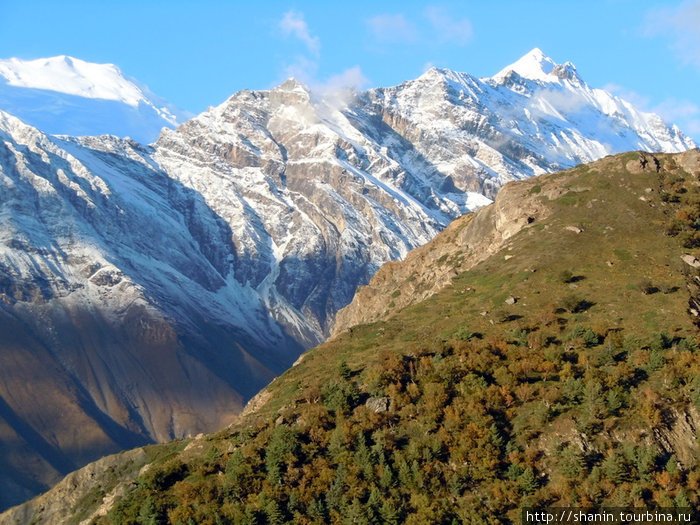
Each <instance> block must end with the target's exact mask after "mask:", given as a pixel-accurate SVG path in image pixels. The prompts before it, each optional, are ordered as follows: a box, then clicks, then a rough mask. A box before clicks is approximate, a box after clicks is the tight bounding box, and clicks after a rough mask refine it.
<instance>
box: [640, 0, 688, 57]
mask: <svg viewBox="0 0 700 525" xmlns="http://www.w3.org/2000/svg"><path fill="white" fill-rule="evenodd" d="M644 29H645V32H646V34H647V35H648V36H656V35H664V36H667V37H668V38H670V39H671V47H672V49H673V50H674V51H675V52H676V53H677V54H678V56H679V58H680V59H681V60H682V61H683V62H685V63H686V64H695V65H696V66H699V67H700V0H686V1H685V2H682V3H681V4H680V5H678V6H677V7H673V8H660V9H653V10H651V11H650V12H649V13H647V19H646V23H645V26H644Z"/></svg>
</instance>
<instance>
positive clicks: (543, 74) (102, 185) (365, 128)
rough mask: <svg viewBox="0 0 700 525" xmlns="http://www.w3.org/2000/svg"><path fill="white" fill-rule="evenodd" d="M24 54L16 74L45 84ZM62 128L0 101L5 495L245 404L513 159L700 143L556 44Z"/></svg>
mask: <svg viewBox="0 0 700 525" xmlns="http://www.w3.org/2000/svg"><path fill="white" fill-rule="evenodd" d="M71 63H72V64H73V65H72V66H69V65H67V66H66V68H65V69H63V70H62V71H65V72H66V75H68V77H70V76H71V73H70V71H73V70H75V71H82V72H83V73H81V75H82V76H81V78H91V79H93V80H94V79H96V78H102V79H107V78H111V79H112V80H104V82H97V83H94V84H89V83H87V84H86V83H83V82H82V81H80V82H79V81H77V80H76V81H75V82H73V83H72V84H71V85H72V86H73V87H71V88H70V90H72V91H71V93H62V94H61V96H64V95H65V96H80V99H81V100H84V99H85V97H82V96H81V95H79V94H84V93H86V92H93V93H99V94H100V95H101V96H104V97H112V99H111V100H108V99H107V98H103V99H95V100H107V101H108V102H113V103H116V104H121V105H122V106H129V104H130V103H132V102H134V101H138V105H139V107H142V106H143V105H144V104H145V103H144V102H143V100H142V99H140V98H139V97H140V96H141V95H139V94H138V93H139V92H137V91H135V90H132V89H131V88H129V87H128V85H127V84H121V83H120V82H121V81H120V80H119V79H120V78H121V77H120V76H119V75H117V74H116V73H115V76H112V77H109V74H108V70H107V69H105V70H100V71H103V72H104V75H103V76H100V75H98V74H96V73H88V72H86V71H87V70H85V69H84V68H83V66H82V65H81V66H80V68H76V65H75V64H76V62H75V60H71ZM37 67H38V66H37ZM81 68H82V69H81ZM15 69H16V70H17V69H18V68H15ZM55 69H56V68H53V66H52V71H54V70H55ZM88 69H89V68H88ZM23 71H24V70H23ZM27 71H28V72H25V73H23V75H19V74H18V75H16V77H13V78H12V79H11V80H10V82H13V83H15V84H18V85H19V86H12V89H31V90H36V89H39V87H32V88H27V87H21V86H24V85H33V86H40V87H41V88H42V89H43V87H45V86H46V84H42V82H43V81H41V80H40V77H41V74H40V73H35V72H34V70H33V69H31V68H29V69H27ZM109 71H112V70H109ZM53 74H54V73H52V75H53ZM110 74H111V73H110ZM3 75H5V78H9V76H10V75H9V74H7V73H3ZM54 78H55V77H54ZM111 82H114V85H110V83H111ZM68 84H69V83H68V82H66V85H68ZM98 84H99V85H98ZM91 86H92V87H91ZM5 87H6V86H5ZM3 89H4V87H3ZM64 89H66V90H69V88H68V87H66V88H64ZM90 90H92V91H90ZM141 93H142V92H141ZM0 107H2V106H1V105H0ZM129 107H132V106H129ZM77 120H80V119H79V118H77ZM50 131H51V130H48V132H50ZM45 132H47V130H46V129H42V130H41V131H39V130H37V129H36V128H34V127H31V126H29V125H27V124H24V123H23V122H21V121H20V120H18V119H17V118H14V117H12V116H10V115H8V114H6V113H0V216H1V217H2V221H1V222H0V224H1V226H0V325H1V326H0V328H1V329H0V364H1V366H0V398H1V399H0V401H2V402H0V430H2V433H0V439H3V440H4V442H3V447H4V449H5V450H7V451H8V452H6V453H5V456H2V457H1V458H0V463H1V464H2V465H3V469H1V470H0V472H1V473H2V474H0V487H2V490H0V494H5V495H10V496H7V497H8V498H9V499H7V500H0V505H3V504H4V505H7V504H8V503H9V502H10V501H11V500H12V498H14V500H13V501H17V498H21V497H24V496H26V495H28V494H30V493H32V492H36V491H37V490H38V488H40V487H41V486H45V485H46V484H48V483H51V482H52V480H55V477H56V476H57V475H58V474H60V473H64V472H66V471H67V470H70V469H71V468H73V467H75V466H78V465H80V464H83V463H85V462H86V461H88V460H91V459H94V457H96V456H99V455H101V454H104V453H105V452H107V451H115V450H118V449H120V448H125V447H127V446H131V445H133V444H135V443H141V442H147V441H155V440H164V439H168V438H170V437H176V436H182V435H186V434H188V433H192V432H199V431H203V430H213V429H215V428H216V427H218V426H220V425H222V424H224V423H225V422H226V421H227V420H228V419H230V418H231V417H233V414H235V413H237V412H238V411H240V409H241V407H242V404H243V403H244V402H245V401H246V400H248V399H249V398H250V397H251V396H252V395H253V394H254V393H255V392H256V391H257V390H259V389H260V388H262V387H263V386H264V385H265V384H266V383H267V382H268V381H269V380H270V379H271V378H272V377H274V376H275V375H277V374H279V373H280V372H281V371H282V370H284V369H285V367H288V366H290V365H291V363H292V362H293V361H294V359H295V358H296V357H297V356H298V355H299V354H300V353H301V352H302V350H303V349H304V348H308V347H309V346H312V345H314V344H316V343H318V342H319V341H321V340H323V339H324V338H325V337H326V336H327V335H328V334H329V333H330V330H331V328H332V325H333V322H334V318H335V314H336V312H337V311H338V310H339V309H340V308H342V307H343V306H345V305H347V304H348V303H349V302H350V300H351V299H352V297H353V294H354V291H355V289H356V288H357V286H358V285H362V284H366V283H367V282H368V280H369V278H370V277H371V276H372V275H373V274H374V273H375V271H376V270H377V269H378V268H379V267H380V266H381V265H382V264H384V263H386V262H389V261H392V260H397V259H401V258H403V257H404V256H405V255H406V254H407V252H408V251H409V250H411V249H413V248H415V247H417V246H419V245H421V244H423V243H425V242H427V241H428V240H430V239H431V238H432V237H433V236H434V235H435V234H436V233H437V232H439V231H441V230H442V229H443V228H445V227H446V226H447V225H448V224H449V223H450V221H451V220H452V219H454V218H455V217H457V216H458V215H461V214H463V213H465V212H467V211H469V210H471V209H474V208H476V207H478V206H481V205H483V204H486V203H488V202H489V198H491V197H493V195H494V194H495V193H496V192H497V190H498V188H499V187H500V186H501V185H502V184H504V183H505V182H507V181H509V180H515V179H520V178H524V177H530V176H533V175H537V174H540V173H546V172H551V171H554V170H557V169H560V168H566V167H570V166H573V165H575V164H578V163H581V162H586V161H590V160H594V159H597V158H599V157H601V156H604V155H607V154H609V153H615V152H620V151H625V150H631V149H644V150H653V151H656V150H663V151H670V152H672V151H682V150H685V149H687V148H690V147H693V146H694V144H693V142H692V140H690V139H689V138H686V137H685V136H684V135H683V134H682V133H681V132H680V131H679V130H678V129H677V128H675V127H667V126H666V125H665V124H664V123H663V122H662V121H661V119H660V118H659V117H657V116H655V115H651V114H646V113H642V112H639V111H637V110H636V109H634V108H633V107H632V106H631V105H630V104H628V103H626V102H624V101H623V100H621V99H619V98H617V97H614V96H612V95H610V94H608V93H606V92H604V91H601V90H597V89H592V88H590V87H588V86H587V85H586V84H585V82H584V81H583V80H582V79H581V78H580V76H579V75H578V73H577V72H576V70H575V68H574V67H573V66H572V65H571V64H564V65H557V64H555V63H554V62H553V61H551V59H548V58H547V57H545V56H544V55H543V54H542V53H541V52H540V51H539V50H534V51H533V52H531V53H529V54H528V55H526V56H525V57H524V58H523V59H521V60H519V61H518V62H516V63H515V64H514V65H513V66H510V67H509V68H506V69H505V70H503V71H501V72H500V73H498V74H497V75H495V76H494V77H491V78H484V79H477V78H474V77H472V76H470V75H468V74H466V73H457V72H454V71H450V70H440V69H431V70H429V71H427V72H426V73H425V74H424V75H422V76H421V77H420V78H418V79H416V80H413V81H409V82H405V83H403V84H401V85H399V86H395V87H391V88H376V89H372V90H369V91H366V92H363V93H356V94H354V95H353V96H351V97H346V98H343V97H339V96H326V97H325V98H324V97H323V96H320V95H317V94H315V93H313V92H312V91H310V90H309V89H308V88H307V87H305V86H304V85H302V84H300V83H299V82H297V81H295V80H288V81H287V82H285V83H283V84H282V85H280V86H279V87H277V88H275V89H272V90H269V91H242V92H239V93H236V94H235V95H233V96H232V97H231V98H229V99H228V100H227V101H225V102H224V103H223V104H221V105H219V106H218V107H215V108H211V109H209V110H208V111H206V112H204V113H203V114H201V115H199V116H198V117H196V118H194V119H191V120H189V121H187V122H185V123H184V124H182V125H181V126H179V127H178V128H177V129H165V130H163V132H162V133H161V135H160V138H159V139H158V140H157V141H156V142H155V143H154V144H152V145H151V146H144V145H142V144H139V143H137V142H135V141H133V140H127V139H119V138H116V137H113V136H99V137H82V138H71V137H65V136H64V137H56V136H50V135H47V134H45ZM390 301H391V298H387V303H388V302H390ZM3 400H4V401H3ZM3 403H4V404H3ZM56 414H62V416H61V419H60V420H57V419H56ZM76 429H80V431H76ZM1 436H9V437H8V438H7V439H5V438H2V437H1ZM5 444H7V446H5ZM10 444H11V446H10ZM30 464H31V468H28V465H30ZM3 476H4V477H3Z"/></svg>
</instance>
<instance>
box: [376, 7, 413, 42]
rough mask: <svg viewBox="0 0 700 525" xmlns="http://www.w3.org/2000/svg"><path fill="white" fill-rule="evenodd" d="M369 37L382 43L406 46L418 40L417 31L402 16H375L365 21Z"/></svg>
mask: <svg viewBox="0 0 700 525" xmlns="http://www.w3.org/2000/svg"><path fill="white" fill-rule="evenodd" d="M367 28H368V29H369V32H370V35H372V37H373V38H374V39H375V40H377V41H378V42H382V43H392V44H402V43H403V44H407V43H413V42H416V41H417V40H418V36H419V34H418V29H417V28H416V26H415V25H414V24H413V23H412V22H411V21H409V20H408V19H407V18H406V17H405V16H404V15H403V14H395V15H389V14H385V15H377V16H373V17H372V18H370V19H369V20H367Z"/></svg>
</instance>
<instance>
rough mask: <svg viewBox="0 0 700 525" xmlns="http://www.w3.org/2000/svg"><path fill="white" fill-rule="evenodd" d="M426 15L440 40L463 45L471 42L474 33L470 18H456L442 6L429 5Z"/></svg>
mask: <svg viewBox="0 0 700 525" xmlns="http://www.w3.org/2000/svg"><path fill="white" fill-rule="evenodd" d="M425 17H426V18H427V19H428V21H429V22H430V24H431V25H432V27H433V30H434V31H435V32H436V33H437V34H438V40H439V41H440V42H441V43H450V44H455V45H459V46H463V45H465V44H466V43H467V42H469V40H470V39H471V37H472V34H473V33H474V31H473V29H472V23H471V22H470V21H469V19H468V18H462V19H459V20H457V19H454V18H453V17H451V16H450V15H449V14H448V12H447V11H446V10H445V9H444V8H442V7H436V6H429V7H427V8H426V9H425Z"/></svg>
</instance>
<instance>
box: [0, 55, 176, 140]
mask: <svg viewBox="0 0 700 525" xmlns="http://www.w3.org/2000/svg"><path fill="white" fill-rule="evenodd" d="M0 109H2V110H4V111H7V112H8V113H11V114H13V115H15V116H16V117H19V118H21V119H22V120H24V121H25V122H27V123H28V124H31V125H33V126H35V127H37V128H39V129H41V130H42V131H44V132H46V133H51V134H60V135H104V134H111V135H117V136H121V137H126V136H130V137H131V138H133V139H135V140H138V141H140V142H145V143H148V142H152V141H154V140H155V139H156V138H157V137H158V134H159V133H160V130H161V128H163V127H170V128H172V127H175V126H176V125H177V124H178V122H180V121H182V120H184V119H185V118H186V113H184V112H182V111H180V110H178V109H176V108H175V107H174V106H172V105H171V104H169V103H168V102H166V101H165V100H163V99H161V98H159V97H157V96H156V95H154V94H153V93H151V92H150V91H149V90H148V88H146V87H145V86H143V85H140V84H139V83H138V82H136V81H135V80H133V79H129V78H127V77H126V76H125V75H124V74H123V73H122V71H121V70H120V69H119V68H118V67H117V66H115V65H114V64H94V63H91V62H86V61H84V60H80V59H78V58H73V57H69V56H65V55H61V56H57V57H51V58H40V59H36V60H20V59H18V58H10V59H6V60H0Z"/></svg>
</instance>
